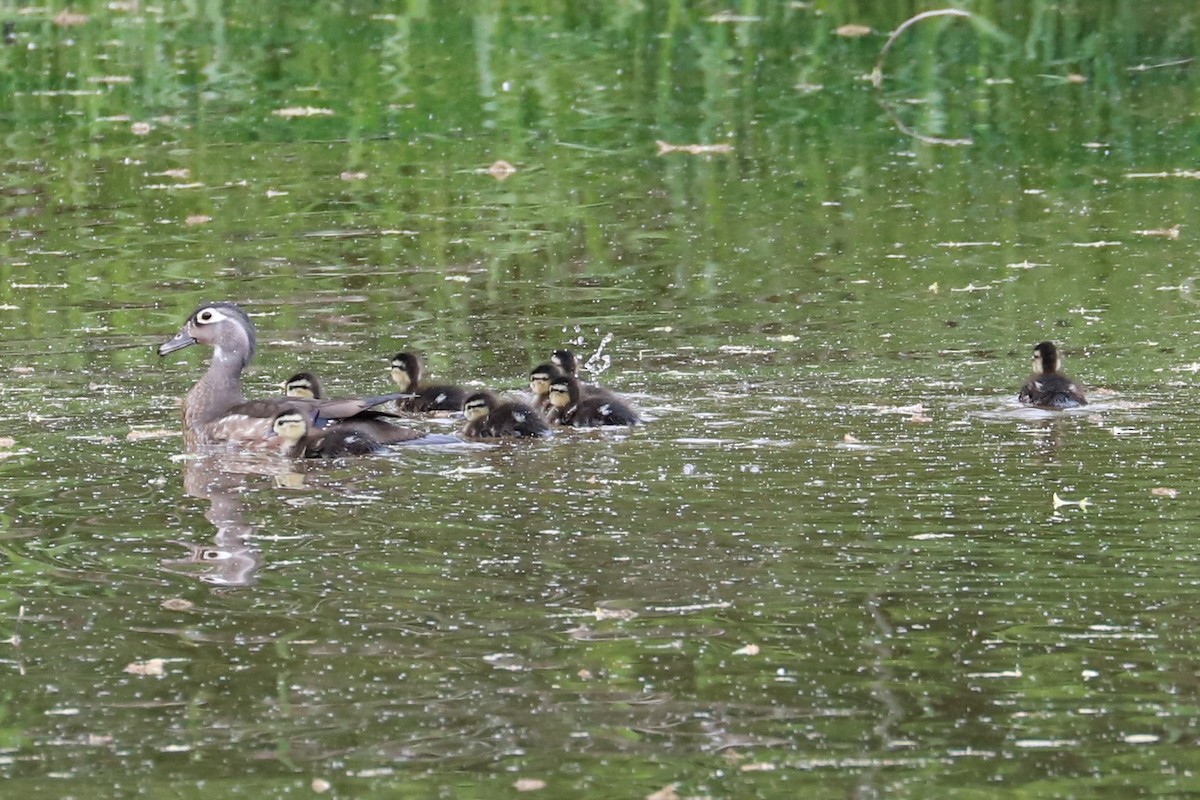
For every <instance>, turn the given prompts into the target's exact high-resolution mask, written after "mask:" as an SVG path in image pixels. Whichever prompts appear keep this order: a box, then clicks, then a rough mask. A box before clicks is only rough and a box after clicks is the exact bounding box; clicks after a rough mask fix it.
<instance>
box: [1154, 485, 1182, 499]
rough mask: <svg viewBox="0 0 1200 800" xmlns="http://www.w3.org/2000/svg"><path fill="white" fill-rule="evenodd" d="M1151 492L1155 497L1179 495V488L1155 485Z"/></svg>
mask: <svg viewBox="0 0 1200 800" xmlns="http://www.w3.org/2000/svg"><path fill="white" fill-rule="evenodd" d="M1150 494H1152V495H1153V496H1155V497H1179V490H1178V489H1172V488H1170V487H1167V486H1155V487H1154V488H1153V489H1151V490H1150Z"/></svg>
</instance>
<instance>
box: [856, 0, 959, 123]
mask: <svg viewBox="0 0 1200 800" xmlns="http://www.w3.org/2000/svg"><path fill="white" fill-rule="evenodd" d="M931 17H968V18H971V19H974V16H973V15H972V14H971V13H970V12H969V11H963V10H962V9H959V8H939V9H936V10H934V11H923V12H921V13H920V14H917V15H916V16H915V17H909V18H908V19H906V20H904V22H901V23H900V27H898V28H896V30H894V31H892V35H891V36H889V37H888V39H887V41H886V42H884V43H883V49H882V50H880V51H879V57H878V58H877V59H875V69H873V70H871V84H872V85H874V87H875V92H876V94H877V95H878V97H879V105H881V106H883V110H884V111H885V112H886V113H887V115H888V117H889V118H890V119H891V120H892V124H894V125H895V126H896V127H897V128H899V129H900V132H901V133H904V134H906V135H908V136H911V137H913V138H914V139H919V140H920V141H922V142H925V143H926V144H944V145H948V146H950V147H961V146H963V145H969V144H974V142H973V141H972V140H971V139H943V138H941V137H938V136H926V135H925V134H923V133H918V132H917V131H914V130H913V129H912V128H909V127H908V126H907V125H905V124H904V123H903V122H901V120H900V117H899V115H897V114H896V108H895V106H894V105H892V103H890V102H889V101H888V99H887V98H886V97H884V96H883V60H884V58H886V57H887V54H888V51H889V50H891V49H892V45H893V44H895V43H896V40H897V39H898V38H900V34H902V33H904V31H906V30H907V29H908V28H910V27H912V26H913V25H915V24H916V23H918V22H920V21H921V20H924V19H929V18H931Z"/></svg>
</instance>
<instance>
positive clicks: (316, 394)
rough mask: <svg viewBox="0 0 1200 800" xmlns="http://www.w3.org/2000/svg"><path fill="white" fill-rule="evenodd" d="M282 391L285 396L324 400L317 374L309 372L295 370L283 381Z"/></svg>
mask: <svg viewBox="0 0 1200 800" xmlns="http://www.w3.org/2000/svg"><path fill="white" fill-rule="evenodd" d="M283 393H284V395H286V396H287V397H303V398H305V399H307V400H324V399H325V392H324V391H322V389H321V383H320V381H318V380H317V376H316V375H313V374H312V373H311V372H297V373H296V374H295V375H293V376H292V377H290V378H288V379H287V380H286V381H284V382H283Z"/></svg>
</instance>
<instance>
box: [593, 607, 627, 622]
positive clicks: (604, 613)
mask: <svg viewBox="0 0 1200 800" xmlns="http://www.w3.org/2000/svg"><path fill="white" fill-rule="evenodd" d="M636 616H637V612H636V611H634V610H633V609H631V608H597V609H596V619H633V618H634V617H636Z"/></svg>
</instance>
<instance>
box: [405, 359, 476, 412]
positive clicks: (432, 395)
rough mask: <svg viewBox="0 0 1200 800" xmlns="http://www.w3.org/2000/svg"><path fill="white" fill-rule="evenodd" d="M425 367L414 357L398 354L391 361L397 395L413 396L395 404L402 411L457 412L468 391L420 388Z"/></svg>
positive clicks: (437, 387)
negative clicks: (404, 393) (403, 393)
mask: <svg viewBox="0 0 1200 800" xmlns="http://www.w3.org/2000/svg"><path fill="white" fill-rule="evenodd" d="M423 368H424V365H423V364H422V363H421V357H420V356H418V355H416V354H415V353H397V354H396V355H395V357H394V358H393V359H392V369H391V375H392V380H393V381H394V382H395V383H396V385H397V386H399V387H400V391H402V392H406V393H407V394H410V395H412V396H411V397H406V398H404V399H402V400H397V401H396V407H397V408H399V409H400V410H401V411H417V412H421V411H458V410H460V409H461V408H462V404H463V401H464V400H466V399H467V391H466V390H465V389H463V388H462V387H461V386H446V385H434V386H422V385H421V372H422V370H423Z"/></svg>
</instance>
